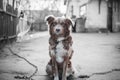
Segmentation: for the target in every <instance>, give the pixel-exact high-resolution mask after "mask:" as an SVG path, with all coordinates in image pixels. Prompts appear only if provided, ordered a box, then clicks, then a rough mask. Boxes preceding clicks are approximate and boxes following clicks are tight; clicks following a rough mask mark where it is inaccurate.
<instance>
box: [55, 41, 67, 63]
mask: <svg viewBox="0 0 120 80" xmlns="http://www.w3.org/2000/svg"><path fill="white" fill-rule="evenodd" d="M66 53H67V50H65V49H64V46H63V43H62V41H60V42H59V43H58V44H57V46H56V61H57V62H58V63H62V62H63V61H64V59H63V56H65V55H66Z"/></svg>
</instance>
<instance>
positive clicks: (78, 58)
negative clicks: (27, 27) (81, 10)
mask: <svg viewBox="0 0 120 80" xmlns="http://www.w3.org/2000/svg"><path fill="white" fill-rule="evenodd" d="M40 34H41V33H37V37H38V38H37V37H35V36H36V35H34V36H32V37H34V39H32V38H29V39H30V40H28V39H25V41H21V42H18V43H13V44H12V47H11V48H12V49H13V51H14V52H16V54H19V55H20V56H23V57H25V58H26V59H28V60H29V61H30V62H32V63H33V64H35V65H36V66H37V67H38V69H39V71H38V72H37V74H36V75H35V76H34V77H33V79H34V80H47V79H48V78H47V77H46V72H45V66H46V64H47V62H48V60H49V55H48V39H49V36H48V33H47V32H45V33H44V36H40ZM72 36H73V41H74V44H73V49H74V55H73V58H72V62H73V65H74V68H75V72H76V74H75V76H79V75H91V74H93V73H102V72H108V71H111V70H112V69H120V33H114V34H108V35H107V34H97V33H90V34H88V33H82V34H80V33H74V34H72ZM0 52H1V53H2V54H0V80H16V79H14V76H15V75H20V74H25V75H27V76H29V75H31V74H32V73H33V72H34V70H35V69H34V68H33V67H32V66H30V65H29V64H28V63H26V62H25V61H24V60H22V59H20V58H18V57H16V56H14V55H12V54H11V53H10V51H9V50H8V49H6V48H5V49H4V50H2V51H0ZM119 75H120V72H119V71H113V72H111V73H107V74H101V75H93V76H91V77H90V78H87V79H80V78H78V79H77V80H120V76H119Z"/></svg>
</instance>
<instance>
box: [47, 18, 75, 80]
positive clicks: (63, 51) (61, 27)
mask: <svg viewBox="0 0 120 80" xmlns="http://www.w3.org/2000/svg"><path fill="white" fill-rule="evenodd" d="M46 21H47V24H48V26H49V32H50V38H49V55H50V57H51V59H50V61H49V62H48V65H47V67H46V72H47V73H48V74H49V75H51V76H53V77H54V80H59V79H62V80H66V78H67V76H70V75H72V74H73V73H74V71H73V69H72V64H71V61H70V59H71V57H72V54H73V50H72V43H73V42H72V37H71V36H70V30H69V28H70V26H71V25H72V22H71V20H70V19H67V18H58V17H57V18H56V17H54V16H49V17H47V18H46Z"/></svg>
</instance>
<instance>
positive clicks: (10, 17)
mask: <svg viewBox="0 0 120 80" xmlns="http://www.w3.org/2000/svg"><path fill="white" fill-rule="evenodd" d="M2 1H3V0H0V40H4V39H11V38H15V37H17V35H18V34H21V33H22V35H23V34H25V32H27V31H28V30H29V27H30V25H29V23H28V21H27V20H25V19H20V18H18V17H17V8H16V9H14V8H13V7H12V6H10V5H7V6H6V11H5V10H4V9H3V8H4V7H3V3H2Z"/></svg>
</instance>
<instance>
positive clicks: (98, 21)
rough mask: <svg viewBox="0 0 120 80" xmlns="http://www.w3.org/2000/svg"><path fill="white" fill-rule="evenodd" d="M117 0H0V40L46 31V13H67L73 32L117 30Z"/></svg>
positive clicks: (119, 29) (119, 25)
mask: <svg viewBox="0 0 120 80" xmlns="http://www.w3.org/2000/svg"><path fill="white" fill-rule="evenodd" d="M119 4H120V1H119V0H34V1H33V0H1V1H0V40H3V39H6V38H15V37H16V36H23V35H24V34H26V33H27V32H29V31H31V32H35V31H46V30H48V28H47V25H46V23H45V21H44V19H45V17H46V16H48V15H54V16H60V17H61V16H64V17H69V18H71V19H72V20H73V28H72V31H73V32H120V6H119Z"/></svg>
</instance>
